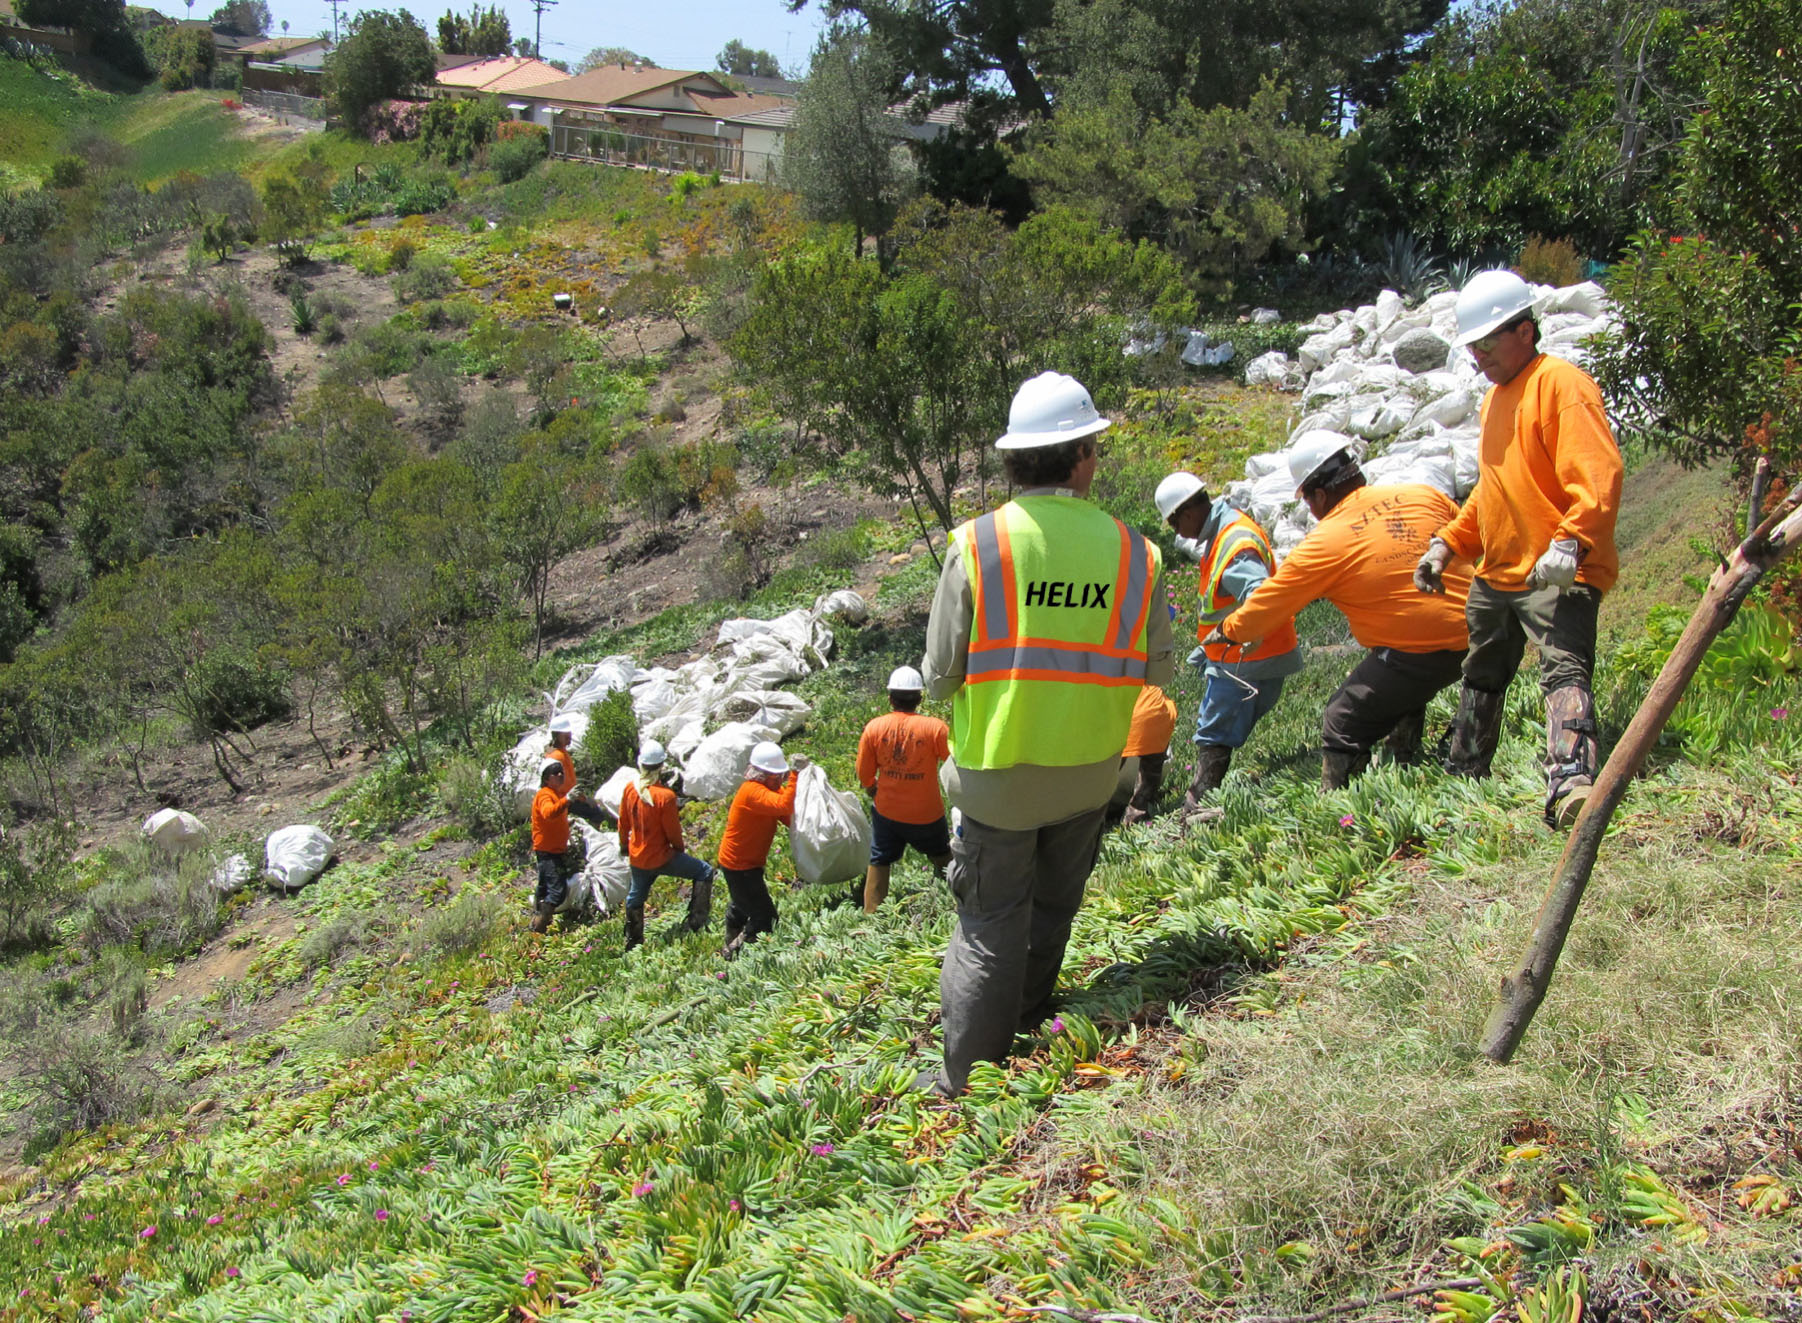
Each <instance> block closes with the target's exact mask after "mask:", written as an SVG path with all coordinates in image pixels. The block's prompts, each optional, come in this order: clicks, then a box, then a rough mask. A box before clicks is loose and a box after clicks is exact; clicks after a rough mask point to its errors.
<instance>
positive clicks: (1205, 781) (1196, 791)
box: [1183, 744, 1233, 813]
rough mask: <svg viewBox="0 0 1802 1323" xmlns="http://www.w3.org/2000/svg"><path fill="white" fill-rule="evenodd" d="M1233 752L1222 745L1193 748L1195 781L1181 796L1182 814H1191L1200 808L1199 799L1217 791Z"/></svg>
mask: <svg viewBox="0 0 1802 1323" xmlns="http://www.w3.org/2000/svg"><path fill="white" fill-rule="evenodd" d="M1232 761H1233V751H1232V750H1231V749H1230V748H1228V747H1227V746H1226V745H1224V744H1198V745H1196V746H1195V779H1194V780H1193V781H1191V782H1190V783H1189V792H1188V793H1187V794H1186V795H1184V796H1183V812H1184V813H1193V812H1195V810H1196V809H1198V808H1200V807H1201V797H1202V796H1203V795H1205V794H1207V793H1208V791H1210V790H1217V789H1219V787H1220V783H1221V782H1222V781H1224V780H1226V769H1227V768H1228V767H1230V766H1231V765H1232Z"/></svg>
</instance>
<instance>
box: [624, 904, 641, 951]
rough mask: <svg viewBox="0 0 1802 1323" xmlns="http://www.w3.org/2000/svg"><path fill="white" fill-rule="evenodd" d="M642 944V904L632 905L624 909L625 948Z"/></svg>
mask: <svg viewBox="0 0 1802 1323" xmlns="http://www.w3.org/2000/svg"><path fill="white" fill-rule="evenodd" d="M643 945H644V906H643V905H634V906H632V907H631V908H630V909H628V910H627V911H626V950H628V951H630V950H632V949H633V948H634V947H640V946H643Z"/></svg>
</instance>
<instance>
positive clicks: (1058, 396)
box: [995, 372, 1113, 450]
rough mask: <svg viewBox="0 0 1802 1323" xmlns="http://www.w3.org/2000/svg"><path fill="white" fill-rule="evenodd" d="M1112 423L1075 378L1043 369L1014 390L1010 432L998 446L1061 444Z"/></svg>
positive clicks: (1003, 447) (1010, 411)
mask: <svg viewBox="0 0 1802 1323" xmlns="http://www.w3.org/2000/svg"><path fill="white" fill-rule="evenodd" d="M1112 426H1113V423H1112V422H1111V421H1110V420H1109V419H1106V418H1103V417H1102V416H1101V415H1100V414H1098V413H1096V412H1095V401H1094V400H1092V399H1090V398H1089V392H1088V390H1087V389H1086V388H1085V387H1084V386H1083V384H1082V383H1081V382H1080V381H1078V380H1077V379H1076V378H1075V377H1067V376H1065V375H1064V374H1063V373H1062V372H1041V373H1039V375H1038V376H1036V377H1034V378H1033V379H1032V380H1031V381H1029V382H1027V383H1026V384H1025V385H1024V386H1022V387H1020V389H1019V390H1017V391H1015V392H1014V402H1013V405H1012V407H1010V408H1009V409H1008V411H1007V435H1006V436H1004V437H1002V438H1001V439H1000V440H999V441H997V442H995V446H996V448H997V449H1000V450H1029V449H1031V448H1032V447H1034V446H1058V445H1062V444H1063V443H1064V442H1066V441H1074V440H1076V439H1077V438H1078V437H1083V436H1091V435H1093V434H1094V433H1096V432H1099V431H1101V430H1102V429H1103V428H1106V427H1112Z"/></svg>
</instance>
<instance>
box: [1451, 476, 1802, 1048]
mask: <svg viewBox="0 0 1802 1323" xmlns="http://www.w3.org/2000/svg"><path fill="white" fill-rule="evenodd" d="M1799 542H1802V488H1797V489H1796V490H1793V491H1791V492H1790V494H1789V495H1788V496H1787V497H1785V498H1784V500H1783V502H1782V504H1780V505H1779V506H1778V507H1777V508H1776V509H1775V510H1773V511H1771V514H1770V517H1769V518H1768V519H1766V520H1765V521H1764V522H1763V523H1761V524H1759V526H1758V527H1757V528H1756V529H1755V530H1754V531H1753V532H1752V533H1751V534H1750V536H1748V537H1747V538H1746V540H1745V541H1744V542H1742V543H1740V545H1739V547H1738V548H1737V549H1736V550H1735V551H1734V553H1733V558H1732V559H1731V560H1730V561H1728V562H1727V563H1726V564H1725V565H1723V566H1722V567H1721V568H1720V569H1718V570H1716V571H1715V572H1714V574H1713V575H1712V576H1711V577H1710V579H1709V581H1708V591H1707V592H1706V593H1704V594H1703V596H1702V600H1701V602H1700V603H1698V604H1697V606H1696V611H1695V614H1694V615H1692V616H1691V617H1690V618H1689V624H1688V625H1687V626H1686V627H1685V628H1684V630H1683V636H1682V637H1681V638H1680V639H1678V640H1677V646H1676V647H1674V648H1672V649H1671V655H1670V657H1669V658H1668V659H1667V660H1666V661H1665V663H1664V669H1663V670H1662V671H1660V672H1659V673H1658V678H1657V679H1656V680H1655V681H1653V682H1652V687H1651V689H1649V690H1647V692H1646V696H1645V699H1644V701H1642V702H1641V703H1640V705H1639V710H1638V711H1637V712H1635V713H1634V714H1633V720H1632V722H1630V723H1629V724H1628V726H1627V729H1626V731H1625V733H1623V734H1622V735H1621V738H1620V743H1618V744H1616V745H1615V746H1614V752H1613V753H1611V754H1610V755H1609V757H1608V763H1607V765H1606V766H1605V767H1603V768H1602V772H1601V775H1600V776H1598V777H1596V781H1595V786H1594V788H1593V789H1592V790H1591V791H1590V793H1589V800H1588V802H1587V803H1585V804H1584V806H1583V812H1582V814H1581V815H1580V816H1579V817H1578V818H1577V825H1576V826H1575V827H1574V828H1572V830H1571V836H1570V840H1569V841H1567V842H1566V843H1565V846H1564V855H1563V857H1562V858H1560V859H1559V861H1558V868H1557V871H1556V872H1555V873H1553V875H1552V881H1551V884H1550V885H1549V886H1548V887H1547V888H1546V893H1545V898H1544V899H1543V900H1542V901H1541V902H1540V906H1539V916H1538V918H1536V919H1535V920H1534V921H1533V933H1532V936H1531V938H1530V939H1529V940H1528V943H1527V951H1526V954H1525V955H1524V956H1523V957H1522V958H1521V962H1520V964H1519V966H1518V967H1517V968H1516V969H1515V971H1514V973H1512V974H1510V975H1508V977H1506V978H1504V979H1503V980H1502V988H1501V998H1500V999H1499V1000H1498V1001H1497V1003H1496V1006H1495V1010H1494V1011H1492V1012H1491V1013H1490V1016H1489V1023H1488V1024H1487V1025H1485V1026H1484V1028H1483V1043H1482V1050H1483V1055H1484V1056H1486V1057H1488V1058H1489V1059H1490V1060H1491V1061H1494V1062H1497V1063H1499V1064H1501V1065H1506V1064H1507V1063H1508V1061H1509V1060H1510V1059H1511V1058H1512V1057H1513V1056H1514V1052H1515V1049H1516V1048H1518V1047H1519V1046H1520V1040H1521V1039H1522V1038H1523V1037H1525V1035H1526V1032H1527V1026H1528V1025H1530V1024H1532V1023H1533V1015H1534V1012H1536V1011H1537V1010H1538V1009H1539V1004H1540V1003H1541V1002H1543V1001H1544V1000H1545V995H1546V990H1547V989H1548V988H1549V987H1550V986H1551V981H1552V974H1553V972H1554V971H1555V970H1556V969H1557V967H1558V956H1559V955H1560V953H1562V952H1563V950H1564V943H1565V939H1566V938H1568V937H1569V936H1570V930H1571V924H1572V923H1573V922H1574V921H1575V920H1576V917H1577V907H1578V905H1580V904H1581V903H1582V901H1583V892H1584V889H1585V888H1586V887H1587V886H1588V885H1589V875H1590V873H1591V872H1592V871H1593V870H1594V868H1595V863H1596V856H1597V855H1598V854H1599V853H1600V852H1601V848H1602V837H1603V835H1604V834H1606V832H1607V830H1608V822H1609V820H1610V819H1611V818H1612V817H1613V816H1614V811H1615V809H1617V808H1619V807H1620V803H1621V801H1622V800H1623V799H1625V798H1626V796H1627V787H1628V785H1629V784H1630V783H1631V782H1632V780H1633V778H1634V777H1635V776H1637V775H1639V770H1640V768H1641V767H1643V766H1644V765H1645V761H1646V757H1647V755H1648V754H1650V753H1651V751H1652V745H1653V744H1654V743H1655V742H1656V741H1657V739H1658V733H1659V732H1660V731H1662V730H1663V729H1664V726H1665V723H1666V722H1667V721H1669V720H1670V718H1671V713H1672V712H1674V711H1675V710H1676V708H1677V704H1678V702H1680V701H1681V700H1682V698H1683V693H1684V690H1686V689H1687V688H1688V687H1689V682H1690V680H1692V679H1693V678H1694V677H1695V674H1696V670H1697V668H1699V667H1700V666H1701V665H1702V658H1703V657H1704V656H1706V655H1707V653H1708V648H1709V645H1710V644H1711V643H1713V642H1714V640H1715V638H1716V637H1717V636H1718V635H1719V634H1720V632H1721V631H1722V630H1724V629H1725V628H1727V626H1728V624H1729V623H1730V622H1731V621H1732V619H1733V617H1734V615H1735V614H1736V613H1737V612H1738V611H1739V608H1740V604H1741V603H1742V602H1744V601H1745V600H1746V597H1747V595H1748V594H1749V593H1750V592H1751V591H1752V589H1753V588H1754V587H1756V586H1757V584H1758V581H1759V580H1760V579H1762V578H1763V577H1764V575H1765V572H1766V571H1767V570H1769V569H1770V568H1771V567H1772V566H1773V565H1775V564H1777V562H1779V561H1780V560H1782V559H1783V558H1784V557H1785V556H1787V555H1789V553H1790V552H1792V551H1794V550H1795V549H1796V546H1797V544H1798V543H1799Z"/></svg>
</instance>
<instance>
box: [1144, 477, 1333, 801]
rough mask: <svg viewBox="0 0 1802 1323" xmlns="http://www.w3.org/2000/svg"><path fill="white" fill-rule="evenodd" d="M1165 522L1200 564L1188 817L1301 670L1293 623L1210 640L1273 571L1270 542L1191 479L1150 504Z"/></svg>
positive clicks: (1162, 486)
mask: <svg viewBox="0 0 1802 1323" xmlns="http://www.w3.org/2000/svg"><path fill="white" fill-rule="evenodd" d="M1153 501H1154V502H1155V504H1156V505H1157V508H1158V513H1159V514H1161V515H1162V516H1163V517H1164V522H1165V523H1167V524H1169V525H1170V527H1171V528H1173V529H1175V530H1176V545H1177V549H1178V550H1179V551H1181V552H1183V553H1184V554H1185V555H1187V556H1189V557H1190V558H1191V559H1193V560H1197V561H1200V562H1201V581H1200V592H1201V602H1200V607H1201V624H1200V627H1199V629H1198V630H1197V631H1196V634H1197V637H1198V638H1199V639H1200V640H1201V646H1200V647H1199V648H1197V649H1196V650H1195V651H1194V652H1192V653H1190V654H1189V660H1190V662H1192V663H1194V664H1196V665H1198V666H1200V667H1201V668H1202V691H1201V710H1200V711H1199V712H1198V713H1197V714H1196V718H1195V736H1194V738H1195V775H1194V779H1193V780H1192V781H1191V782H1190V783H1189V792H1188V794H1187V795H1185V796H1184V797H1183V807H1184V811H1185V812H1187V813H1193V812H1194V811H1195V809H1196V808H1197V807H1198V806H1199V804H1200V801H1201V797H1202V796H1203V795H1205V794H1207V793H1208V792H1209V791H1210V790H1213V789H1215V788H1217V787H1218V786H1219V785H1220V783H1221V782H1222V781H1223V780H1225V779H1226V772H1227V768H1228V767H1229V766H1231V764H1232V761H1233V750H1234V749H1237V748H1239V747H1240V746H1241V745H1243V744H1244V743H1245V741H1246V740H1248V739H1250V738H1251V732H1252V728H1253V727H1255V726H1256V725H1257V724H1258V722H1259V721H1261V720H1262V719H1263V717H1264V714H1265V713H1266V712H1268V711H1270V709H1271V708H1273V707H1275V706H1276V700H1277V699H1278V698H1280V697H1281V696H1282V692H1283V681H1284V680H1286V679H1288V677H1289V676H1291V675H1294V674H1295V673H1296V672H1297V671H1299V670H1301V644H1300V642H1299V641H1298V640H1297V639H1296V637H1295V623H1294V622H1293V621H1285V622H1284V623H1283V624H1282V625H1280V626H1279V627H1278V628H1276V629H1274V630H1272V631H1271V632H1270V634H1269V635H1268V636H1267V637H1265V638H1261V639H1254V640H1251V641H1249V642H1247V643H1234V642H1232V641H1231V640H1229V639H1226V638H1223V637H1219V636H1215V629H1216V627H1217V626H1218V625H1219V624H1220V622H1221V621H1223V620H1225V619H1226V618H1227V617H1228V616H1230V615H1231V614H1232V613H1233V612H1234V611H1236V610H1238V609H1239V607H1241V606H1242V605H1244V603H1245V599H1246V598H1248V597H1250V596H1251V594H1252V592H1253V591H1254V590H1255V589H1256V588H1257V587H1258V585H1259V584H1261V583H1263V582H1264V580H1266V579H1268V578H1269V577H1270V576H1271V574H1273V573H1274V572H1275V571H1276V556H1275V554H1274V553H1273V552H1272V551H1271V548H1270V537H1269V535H1268V534H1266V533H1265V532H1264V530H1263V529H1262V528H1261V527H1259V525H1258V522H1257V521H1256V520H1255V519H1253V518H1252V517H1251V516H1250V515H1248V514H1245V513H1243V512H1242V511H1240V510H1238V509H1235V508H1234V507H1233V506H1232V505H1230V504H1228V503H1227V501H1226V498H1225V497H1221V498H1220V499H1218V500H1216V499H1214V498H1213V497H1211V496H1210V495H1209V494H1208V489H1207V485H1206V484H1205V483H1203V482H1202V480H1201V479H1200V478H1198V477H1196V476H1195V475H1194V474H1193V473H1183V472H1177V473H1172V474H1170V475H1169V476H1167V477H1166V478H1165V479H1164V480H1163V481H1162V482H1160V483H1159V484H1158V486H1157V492H1156V494H1155V495H1154V497H1153ZM1210 636H1213V637H1210Z"/></svg>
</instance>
